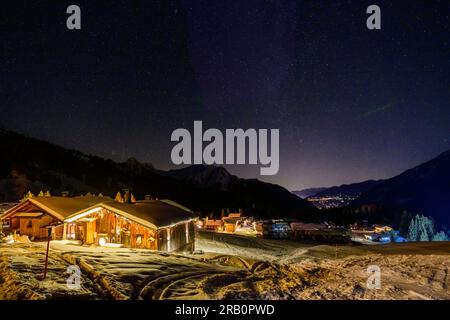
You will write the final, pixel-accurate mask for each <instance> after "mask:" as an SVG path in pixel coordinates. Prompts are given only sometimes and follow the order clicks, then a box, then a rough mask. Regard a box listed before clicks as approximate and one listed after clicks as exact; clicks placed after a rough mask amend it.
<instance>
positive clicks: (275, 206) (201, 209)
mask: <svg viewBox="0 0 450 320" xmlns="http://www.w3.org/2000/svg"><path fill="white" fill-rule="evenodd" d="M0 150H1V153H2V156H1V157H0V200H1V201H17V200H19V199H20V198H21V197H22V196H23V195H24V194H25V193H26V192H27V191H28V190H31V191H32V192H33V193H35V194H36V193H38V192H39V191H40V190H49V191H50V192H51V194H53V195H58V194H61V193H62V192H63V191H66V192H69V194H70V195H80V194H85V193H87V192H91V193H102V194H104V195H109V196H113V197H114V195H115V193H116V192H117V191H119V190H121V189H124V188H127V189H130V190H131V191H132V192H133V193H134V195H135V196H136V197H137V198H143V197H145V196H146V195H150V196H151V197H152V198H164V199H171V200H174V201H176V202H179V203H180V204H182V205H184V206H186V207H188V208H190V209H192V210H194V211H196V212H198V213H200V214H205V215H206V214H207V215H210V214H213V215H216V216H217V215H218V214H220V212H221V211H222V209H225V210H226V209H229V210H230V211H234V210H236V211H237V210H239V209H242V210H243V211H244V213H245V214H248V215H254V216H257V217H261V218H278V217H286V216H291V217H302V215H303V213H304V212H306V211H309V210H313V209H314V207H313V205H311V204H310V203H309V202H308V201H306V200H303V199H301V198H299V197H297V196H295V195H293V194H292V193H291V192H289V191H288V190H286V189H284V188H283V187H281V186H278V185H275V184H270V183H265V182H262V181H259V180H256V179H241V178H238V177H236V176H234V175H231V174H230V173H229V172H228V171H227V170H226V169H225V168H223V167H218V166H201V165H200V166H190V167H186V168H182V169H177V170H169V171H162V170H158V169H156V168H154V167H153V166H152V165H151V164H146V163H140V162H139V161H137V160H136V159H134V158H130V159H129V160H128V161H126V162H123V163H117V162H114V161H112V160H110V159H103V158H100V157H97V156H93V155H88V154H84V153H82V152H80V151H76V150H69V149H65V148H63V147H60V146H57V145H54V144H51V143H48V142H45V141H41V140H38V139H34V138H31V137H27V136H24V135H21V134H18V133H15V132H12V131H8V130H3V129H1V130H0Z"/></svg>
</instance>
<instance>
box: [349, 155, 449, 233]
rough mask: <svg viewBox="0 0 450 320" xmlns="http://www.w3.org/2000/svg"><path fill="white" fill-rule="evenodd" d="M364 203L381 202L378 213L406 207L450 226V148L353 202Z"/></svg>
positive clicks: (352, 204) (356, 204)
mask: <svg viewBox="0 0 450 320" xmlns="http://www.w3.org/2000/svg"><path fill="white" fill-rule="evenodd" d="M363 205H375V206H378V208H379V209H377V210H376V211H377V212H376V214H378V215H384V214H385V213H386V212H387V211H389V209H392V208H401V209H406V210H408V211H410V212H412V213H414V214H416V213H420V214H423V215H426V216H429V217H432V218H433V219H435V221H436V222H437V223H438V224H440V225H442V226H446V227H450V151H447V152H444V153H442V154H441V155H439V156H438V157H436V158H434V159H433V160H430V161H428V162H425V163H423V164H421V165H419V166H417V167H414V168H412V169H410V170H407V171H405V172H403V173H402V174H399V175H398V176H395V177H393V178H391V179H387V180H385V181H383V182H382V183H381V184H380V185H378V186H375V187H374V188H372V189H370V190H368V191H367V192H365V193H363V194H362V195H361V196H359V197H358V198H357V199H356V200H354V201H353V202H352V203H351V206H353V207H361V206H363Z"/></svg>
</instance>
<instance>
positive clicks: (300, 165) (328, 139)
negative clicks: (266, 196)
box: [0, 0, 450, 190]
mask: <svg viewBox="0 0 450 320" xmlns="http://www.w3.org/2000/svg"><path fill="white" fill-rule="evenodd" d="M70 4H77V5H79V6H80V8H81V16H82V29H81V30H77V31H70V30H68V29H67V28H66V18H67V16H68V15H67V14H66V8H67V6H68V5H70ZM371 4H377V5H379V6H380V8H381V28H382V29H381V30H368V29H367V28H366V19H367V17H368V14H366V8H367V7H368V6H369V5H371ZM0 37H1V38H0V39H1V51H0V57H1V59H0V70H1V77H0V94H1V97H2V102H1V104H0V115H1V116H0V126H1V127H4V128H7V129H11V130H15V131H18V132H21V133H24V134H27V135H30V136H33V137H37V138H40V139H44V140H47V141H50V142H53V143H57V144H60V145H62V146H65V147H68V148H75V149H79V150H81V151H83V152H86V153H91V154H95V155H99V156H103V157H106V158H111V159H113V160H116V161H125V160H126V159H128V158H129V157H135V158H137V159H138V160H139V161H141V162H151V163H152V164H153V165H154V166H156V167H157V168H160V169H170V168H174V167H175V166H174V165H173V164H172V163H171V160H170V151H171V148H172V147H173V145H174V143H172V142H171V141H170V134H171V132H172V131H173V130H175V129H176V128H181V127H183V128H187V129H189V130H190V131H191V132H192V130H193V129H192V128H193V121H194V120H202V121H203V125H204V127H205V128H210V127H214V128H219V129H225V128H244V129H245V128H255V129H258V128H266V129H271V128H275V129H280V171H279V173H278V174H277V175H275V176H259V165H244V166H242V165H240V166H237V165H234V166H227V169H228V170H229V171H230V172H232V173H233V174H236V175H239V176H241V177H245V178H258V179H261V180H264V181H269V182H273V183H277V184H280V185H282V186H284V187H286V188H288V189H290V190H297V189H302V188H307V187H318V186H331V185H337V184H343V183H351V182H358V181H362V180H366V179H380V178H387V177H391V176H394V175H396V174H398V173H401V172H402V171H404V170H406V169H409V168H411V167H413V166H415V165H417V164H419V163H421V162H424V161H427V160H429V159H431V158H433V157H435V156H437V155H438V154H440V153H441V152H443V151H446V150H448V149H450V3H449V2H448V1H445V0H443V1H408V2H403V1H379V0H376V1H361V0H358V1H356V0H355V1H320V0H317V1H310V0H309V1H306V0H305V1H293V0H285V1H278V0H248V1H220V0H196V1H193V0H165V1H143V0H141V1H140V0H130V1H114V2H110V1H95V2H94V1H81V0H80V1H79V0H74V1H70V2H68V1H53V2H45V3H43V2H41V1H10V0H8V1H5V3H2V10H1V12H0Z"/></svg>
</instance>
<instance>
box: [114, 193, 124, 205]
mask: <svg viewBox="0 0 450 320" xmlns="http://www.w3.org/2000/svg"><path fill="white" fill-rule="evenodd" d="M114 200H116V201H117V202H120V203H123V197H122V194H121V193H120V191H117V194H116V197H115V198H114Z"/></svg>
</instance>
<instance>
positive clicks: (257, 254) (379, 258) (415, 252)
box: [0, 235, 450, 299]
mask: <svg viewBox="0 0 450 320" xmlns="http://www.w3.org/2000/svg"><path fill="white" fill-rule="evenodd" d="M197 238H198V240H197V243H196V249H197V250H199V253H198V254H167V253H162V252H154V251H147V250H137V249H119V248H92V247H84V246H78V245H72V244H63V243H59V242H52V243H51V246H50V247H51V250H50V260H49V270H48V276H47V279H45V280H41V277H42V273H43V267H44V256H45V244H44V243H31V244H5V243H3V244H0V299H450V291H449V288H450V276H449V271H450V255H449V252H450V244H449V243H423V244H398V245H386V246H361V245H360V246H349V245H340V246H333V245H318V244H302V243H298V242H291V241H282V240H278V241H275V240H273V241H271V240H263V239H257V238H250V237H239V236H233V235H225V236H224V235H214V237H211V235H200V236H199V237H197ZM70 265H77V266H78V267H79V268H80V270H81V279H80V280H81V281H80V283H81V286H80V287H78V288H69V287H68V286H67V283H66V282H67V278H68V277H69V274H67V273H66V270H67V267H68V266H70ZM369 265H377V266H379V267H380V269H381V288H380V289H368V288H367V285H366V281H367V277H368V274H367V272H366V270H367V267H368V266H369Z"/></svg>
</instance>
